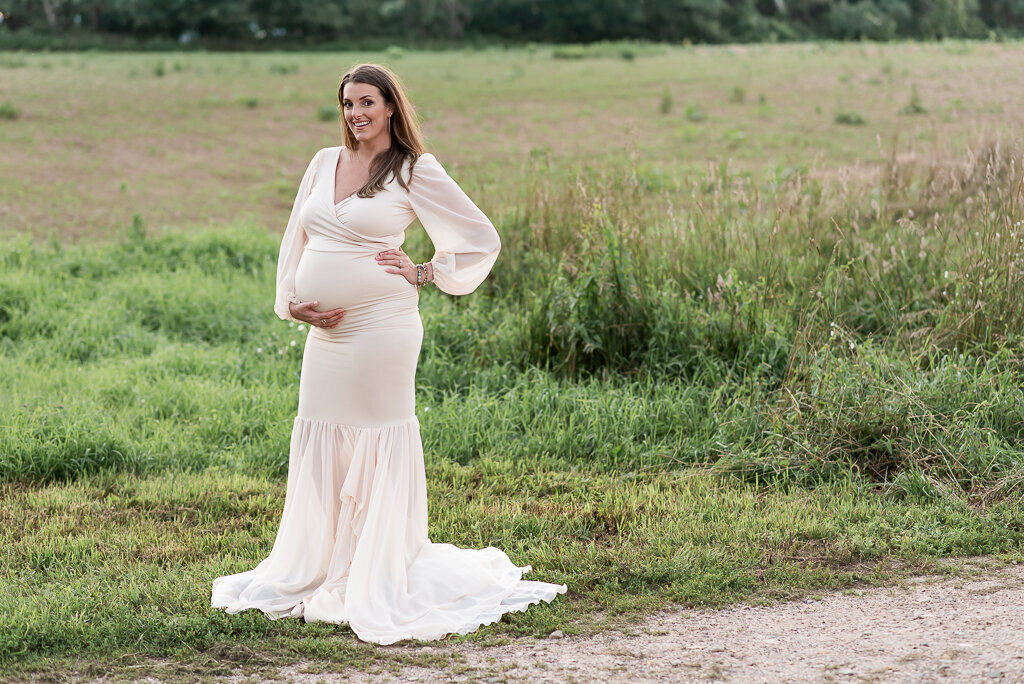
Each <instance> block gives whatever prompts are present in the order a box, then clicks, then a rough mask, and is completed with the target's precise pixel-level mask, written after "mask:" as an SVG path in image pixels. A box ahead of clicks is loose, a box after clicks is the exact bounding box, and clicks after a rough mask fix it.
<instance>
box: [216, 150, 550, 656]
mask: <svg viewBox="0 0 1024 684" xmlns="http://www.w3.org/2000/svg"><path fill="white" fill-rule="evenodd" d="M341 149H342V148H340V147H332V148H325V149H322V150H320V151H319V152H317V154H316V156H314V157H313V160H312V161H311V162H310V164H309V168H308V169H307V170H306V173H305V175H304V176H303V179H302V183H301V185H300V186H299V192H298V195H297V196H296V198H295V205H294V208H293V209H292V214H291V218H290V219H289V221H288V227H287V229H286V231H285V235H284V239H283V241H282V244H281V253H280V259H279V261H278V271H277V300H276V303H275V306H274V310H275V311H276V312H277V314H278V315H279V316H280V317H281V318H284V319H287V318H290V315H289V310H288V304H289V303H290V302H306V301H311V300H319V302H320V305H319V307H318V308H319V309H320V310H324V311H326V310H330V309H334V308H337V307H342V308H344V309H345V311H346V314H345V317H344V318H343V319H342V321H341V323H340V324H339V325H338V326H337V327H335V328H333V329H330V330H326V329H322V328H313V329H311V330H310V332H309V334H308V336H307V339H306V346H305V351H304V355H303V359H302V376H301V380H300V383H299V409H298V416H297V417H296V419H295V424H294V427H293V430H292V437H291V451H290V455H289V465H288V485H287V490H286V495H285V503H284V512H283V514H282V516H281V525H280V527H279V529H278V533H277V538H276V540H275V541H274V546H273V548H272V550H271V552H270V555H269V556H268V557H267V558H266V559H265V560H263V561H262V562H261V563H260V564H259V565H258V566H256V568H255V569H253V570H250V571H248V572H243V573H240V574H237V575H229V576H226V577H220V578H217V579H216V580H214V582H213V591H212V604H213V606H214V607H217V608H224V609H226V610H227V612H229V613H236V612H239V611H243V610H246V609H249V608H257V609H259V610H262V611H263V612H264V613H266V614H267V615H268V616H270V617H271V618H279V617H288V616H293V617H303V618H304V619H305V620H306V621H307V622H316V621H322V622H332V623H348V625H349V626H350V627H351V628H352V630H353V631H354V632H355V633H356V635H357V636H358V637H359V638H360V639H362V640H364V641H370V642H375V643H378V644H391V643H394V642H396V641H400V640H402V639H424V640H431V639H438V638H441V637H443V636H444V635H446V634H451V633H458V634H465V633H467V632H471V631H473V630H475V629H476V628H478V627H480V626H481V625H485V624H489V623H491V622H495V621H497V620H499V619H500V618H501V616H502V615H503V614H504V613H506V612H509V611H522V610H526V608H527V607H528V606H530V605H531V604H534V603H537V602H539V601H551V600H553V599H554V598H555V596H556V595H557V594H559V593H564V592H565V590H566V587H565V586H564V585H559V584H550V583H545V582H533V581H528V580H524V579H522V575H523V573H524V572H526V571H529V569H530V568H529V566H525V567H518V566H516V565H515V564H514V563H512V561H511V560H510V559H509V557H508V556H507V555H505V553H503V552H502V551H500V550H498V549H496V548H493V547H488V548H485V549H479V550H477V549H461V548H458V547H456V546H453V545H451V544H441V543H432V542H431V541H430V539H429V538H428V536H427V490H426V473H425V471H424V465H423V448H422V443H421V441H420V434H419V423H418V422H417V420H416V416H415V413H414V408H415V398H414V387H415V373H416V362H417V358H418V356H419V350H420V343H421V341H422V337H423V327H422V324H421V322H420V316H419V309H418V306H417V304H418V293H417V291H416V288H415V286H413V285H411V284H410V283H409V282H408V281H407V280H406V279H405V278H404V277H402V276H400V275H398V274H394V273H388V272H387V271H385V269H384V267H383V266H381V265H379V264H378V263H377V262H376V259H375V258H374V257H375V255H376V254H377V253H378V252H381V251H383V250H385V249H393V248H396V247H399V246H401V244H402V242H403V240H404V238H405V229H406V228H407V227H408V226H409V224H410V223H411V222H412V221H413V220H414V219H415V218H417V217H418V218H419V219H420V222H421V223H422V224H423V227H424V228H425V229H426V231H427V233H428V235H429V237H430V239H431V241H432V242H433V244H434V248H435V254H434V257H433V259H432V262H433V267H434V279H435V283H436V285H437V286H438V287H439V288H440V289H441V290H443V291H445V292H448V293H449V294H455V295H462V294H468V293H470V292H472V291H473V290H474V289H476V287H477V286H478V285H479V284H480V283H481V282H482V281H483V279H484V278H485V277H486V276H487V274H488V273H489V272H490V270H491V267H492V266H493V264H494V262H495V259H496V258H497V255H498V250H499V248H500V243H499V240H498V234H497V232H496V231H495V230H494V226H493V225H492V224H491V222H490V221H489V220H488V219H487V217H486V216H485V215H484V214H483V212H481V211H480V209H479V208H477V206H476V205H475V204H473V202H472V201H471V200H470V199H469V197H467V196H466V194H465V193H464V192H463V191H462V190H461V188H459V186H458V185H457V184H456V183H455V181H453V180H452V179H451V177H449V176H448V174H447V173H446V172H445V170H444V168H443V167H442V166H441V165H440V163H438V161H437V160H436V159H435V158H434V157H433V155H430V154H424V155H422V156H420V157H419V159H418V160H417V161H416V164H415V165H414V168H413V172H412V174H413V175H412V179H411V181H409V183H408V186H409V187H408V190H406V189H404V188H402V187H401V185H399V184H398V182H397V181H396V180H395V179H394V178H392V179H390V181H389V182H388V183H387V184H386V185H385V187H384V188H383V189H382V190H381V191H380V192H378V193H377V194H376V195H374V196H372V197H369V198H361V197H357V196H356V195H354V194H353V195H350V196H348V197H345V198H344V199H342V200H341V201H340V202H338V203H337V204H335V202H334V187H335V175H336V173H337V166H338V161H339V155H340V154H341ZM407 169H408V166H407ZM405 178H408V175H405Z"/></svg>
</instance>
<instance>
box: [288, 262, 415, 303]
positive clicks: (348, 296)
mask: <svg viewBox="0 0 1024 684" xmlns="http://www.w3.org/2000/svg"><path fill="white" fill-rule="evenodd" d="M374 257H375V254H374V253H372V252H371V253H367V252H355V253H353V252H317V251H313V250H309V249H307V250H305V251H304V252H303V253H302V259H301V261H299V268H298V270H297V271H296V273H295V294H296V295H297V296H298V297H299V300H300V301H303V302H309V301H313V300H318V301H319V302H320V305H319V306H318V307H317V309H318V310H320V311H328V310H330V309H336V308H339V307H340V308H342V309H345V310H346V311H351V310H353V309H355V310H358V309H360V308H363V307H372V306H374V305H376V304H384V303H388V302H394V303H399V302H402V303H405V304H411V305H412V306H413V307H415V305H416V301H417V299H418V297H417V294H416V288H415V287H414V286H413V285H411V284H409V281H407V280H406V279H405V278H404V277H402V276H400V275H398V274H397V273H388V272H387V271H386V270H384V269H385V267H384V266H381V265H380V264H378V263H377V260H376V258H374Z"/></svg>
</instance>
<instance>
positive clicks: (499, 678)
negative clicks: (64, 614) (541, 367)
mask: <svg viewBox="0 0 1024 684" xmlns="http://www.w3.org/2000/svg"><path fill="white" fill-rule="evenodd" d="M1022 606H1024V565H1020V566H1018V565H1012V566H1008V567H1006V568H1002V569H1000V570H995V571H989V572H986V573H985V575H984V576H983V577H981V578H974V579H970V578H968V579H963V578H956V579H949V578H935V577H921V578H913V579H910V580H906V581H904V582H903V583H902V584H901V585H899V586H896V587H885V588H869V589H857V590H848V591H845V592H841V593H835V594H830V595H827V596H824V597H822V598H820V599H817V600H816V599H803V600H798V601H794V602H790V603H783V604H778V605H772V606H749V605H738V606H733V607H730V608H726V609H722V610H700V611H666V612H662V613H659V614H657V615H654V616H652V617H650V618H648V619H647V620H645V621H644V622H642V623H640V624H639V625H637V626H636V627H635V629H634V630H633V632H632V633H631V634H623V633H619V632H611V633H605V634H600V635H597V636H589V637H574V636H564V637H561V636H560V635H559V634H557V633H556V634H555V635H553V636H551V637H548V638H545V639H519V640H515V641H513V642H511V643H508V644H505V645H501V646H480V645H477V644H472V643H463V644H451V645H434V646H429V645H427V646H412V647H401V646H398V647H392V648H406V649H407V650H408V651H409V652H410V653H421V652H426V653H438V652H444V651H455V652H457V653H459V654H461V656H462V658H460V660H462V659H463V658H464V660H463V662H462V663H461V664H460V665H459V666H457V667H456V668H454V669H453V668H446V669H429V668H422V667H405V668H403V669H402V670H401V672H399V673H395V674H376V675H372V674H367V673H352V674H348V675H341V674H338V675H333V674H327V673H323V672H321V673H318V674H303V673H302V670H303V668H302V667H301V666H300V667H297V668H289V670H290V671H289V672H288V673H282V674H284V676H285V678H286V679H290V680H292V681H304V680H307V678H308V681H353V682H371V681H372V682H382V681H401V682H450V681H484V682H487V681H492V682H531V683H536V684H539V683H542V682H630V683H631V684H636V683H640V682H698V681H699V682H708V681H716V680H717V681H724V682H787V681H793V682H861V681H873V682H930V681H938V680H945V681H949V682H993V681H1000V680H1002V681H1012V682H1021V681H1024V612H1022V610H1021V608H1022Z"/></svg>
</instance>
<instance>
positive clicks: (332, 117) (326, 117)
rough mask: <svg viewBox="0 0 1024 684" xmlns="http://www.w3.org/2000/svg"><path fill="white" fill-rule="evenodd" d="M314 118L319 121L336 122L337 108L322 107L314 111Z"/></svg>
mask: <svg viewBox="0 0 1024 684" xmlns="http://www.w3.org/2000/svg"><path fill="white" fill-rule="evenodd" d="M316 118H318V119H320V120H321V121H337V120H338V108H337V107H336V106H331V105H324V106H322V107H320V108H319V109H317V110H316Z"/></svg>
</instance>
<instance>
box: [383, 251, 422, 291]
mask: <svg viewBox="0 0 1024 684" xmlns="http://www.w3.org/2000/svg"><path fill="white" fill-rule="evenodd" d="M377 263H378V264H380V265H381V266H387V267H388V268H385V269H384V270H385V271H387V272H388V273H397V274H399V275H401V276H402V277H403V278H405V279H406V280H408V281H409V284H410V285H415V284H416V264H414V263H412V259H410V258H409V255H408V254H406V253H405V252H403V251H402V250H401V248H399V249H386V250H384V251H383V252H379V253H378V254H377Z"/></svg>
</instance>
